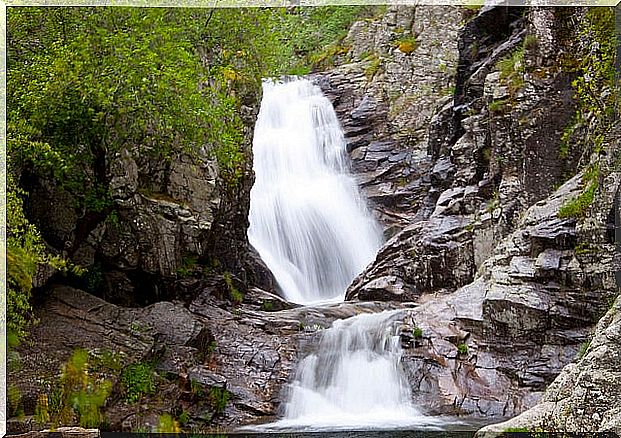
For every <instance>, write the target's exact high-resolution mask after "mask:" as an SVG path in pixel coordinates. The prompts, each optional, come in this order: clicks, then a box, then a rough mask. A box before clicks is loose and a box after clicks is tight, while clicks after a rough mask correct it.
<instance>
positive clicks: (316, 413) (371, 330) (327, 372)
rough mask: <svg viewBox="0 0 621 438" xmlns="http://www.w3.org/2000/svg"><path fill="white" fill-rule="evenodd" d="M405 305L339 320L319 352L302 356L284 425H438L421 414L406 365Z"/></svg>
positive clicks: (281, 423)
mask: <svg viewBox="0 0 621 438" xmlns="http://www.w3.org/2000/svg"><path fill="white" fill-rule="evenodd" d="M401 312H402V311H400V310H396V311H384V312H381V313H371V314H361V315H358V316H354V317H351V318H348V319H344V320H337V321H335V322H334V324H333V325H332V327H331V328H329V329H327V330H325V331H324V332H323V333H322V337H321V340H320V342H319V345H318V347H317V349H316V351H315V352H313V353H311V354H308V355H307V356H306V357H304V359H303V360H302V361H301V362H300V364H299V366H298V368H297V373H296V377H295V380H294V382H293V384H292V385H291V388H290V393H289V401H288V402H287V404H286V406H285V416H284V419H282V420H280V421H278V422H277V423H274V424H271V425H269V426H268V428H269V429H275V430H279V429H280V430H282V429H294V430H305V429H306V430H337V429H341V430H343V429H346V430H365V429H399V428H411V427H416V428H417V429H425V428H427V429H429V428H431V429H433V428H436V427H437V426H438V425H440V424H443V423H442V421H441V420H440V419H438V418H436V419H434V418H430V417H426V416H423V415H421V414H420V413H419V412H418V411H417V410H416V409H415V408H414V407H413V406H412V403H411V393H410V388H409V387H408V384H407V381H406V379H405V376H404V373H403V370H402V369H401V355H402V349H401V344H400V339H399V333H398V331H399V320H400V318H398V316H399V315H400V314H401Z"/></svg>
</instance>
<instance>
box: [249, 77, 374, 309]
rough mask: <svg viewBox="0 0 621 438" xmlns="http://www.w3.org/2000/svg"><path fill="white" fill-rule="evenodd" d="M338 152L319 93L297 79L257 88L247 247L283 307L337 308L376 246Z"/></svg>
mask: <svg viewBox="0 0 621 438" xmlns="http://www.w3.org/2000/svg"><path fill="white" fill-rule="evenodd" d="M345 145H346V143H345V139H344V137H343V132H342V130H341V126H340V124H339V122H338V119H337V117H336V114H335V112H334V109H333V107H332V104H331V103H330V101H329V100H328V99H327V98H326V97H325V96H324V95H323V94H322V92H321V89H320V88H319V87H318V86H316V85H313V84H312V83H311V82H310V81H308V80H302V79H300V80H291V81H287V82H271V81H266V82H264V84H263V100H262V102H261V109H260V111H259V115H258V118H257V123H256V127H255V133H254V141H253V153H254V172H255V176H256V179H255V183H254V186H253V187H252V190H251V192H250V215H249V221H250V227H249V228H248V239H249V241H250V243H251V244H252V246H254V247H255V248H256V250H257V251H258V253H259V255H260V256H261V258H262V259H263V261H264V262H265V264H266V265H267V267H268V268H269V269H270V270H271V271H272V273H273V274H274V277H275V278H276V281H277V282H278V285H279V287H280V288H281V290H282V293H283V295H284V297H285V298H286V299H287V300H288V301H291V302H295V303H299V304H313V303H318V302H330V301H334V302H335V301H342V300H343V299H344V296H345V290H346V289H347V286H349V284H350V283H351V281H352V280H353V279H354V278H355V277H356V275H358V274H359V273H360V272H361V271H362V270H363V269H364V268H365V267H366V266H367V265H368V264H369V263H370V262H371V261H373V259H374V258H375V254H376V252H377V250H378V249H379V247H380V246H381V244H382V235H381V229H380V227H379V226H378V224H377V223H376V222H375V220H374V219H373V217H372V216H371V214H370V212H369V211H368V210H367V208H366V206H365V204H364V201H363V200H362V198H361V196H360V194H359V191H358V187H357V185H356V183H355V181H354V179H353V177H352V176H351V175H349V173H348V171H347V156H346V150H345Z"/></svg>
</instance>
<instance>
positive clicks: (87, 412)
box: [37, 349, 112, 427]
mask: <svg viewBox="0 0 621 438" xmlns="http://www.w3.org/2000/svg"><path fill="white" fill-rule="evenodd" d="M88 361H89V354H88V352H87V351H86V350H83V349H77V350H75V351H74V352H73V355H72V356H71V358H70V359H69V361H68V362H67V363H66V364H65V366H64V367H63V373H62V376H61V378H60V382H59V384H58V385H57V386H56V387H55V388H54V390H53V392H52V394H51V396H50V398H49V403H48V398H47V396H46V397H40V398H39V403H38V408H37V410H38V412H39V415H40V418H39V419H40V420H43V419H45V417H46V416H48V417H49V418H51V421H52V423H53V424H55V425H71V424H73V423H74V421H75V420H77V421H78V423H79V424H80V426H82V427H99V426H100V425H101V424H102V423H103V422H104V420H105V419H104V416H103V414H102V412H101V409H102V408H103V406H104V405H105V403H106V400H107V398H108V396H109V395H110V392H111V390H112V384H111V383H110V382H109V381H107V380H104V381H101V382H99V381H95V380H94V379H93V378H91V377H90V376H89V373H88Z"/></svg>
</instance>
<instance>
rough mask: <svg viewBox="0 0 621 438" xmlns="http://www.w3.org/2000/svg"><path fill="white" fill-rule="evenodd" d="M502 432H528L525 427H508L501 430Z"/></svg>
mask: <svg viewBox="0 0 621 438" xmlns="http://www.w3.org/2000/svg"><path fill="white" fill-rule="evenodd" d="M503 432H504V433H515V432H528V429H527V428H526V427H509V428H507V429H505V430H503Z"/></svg>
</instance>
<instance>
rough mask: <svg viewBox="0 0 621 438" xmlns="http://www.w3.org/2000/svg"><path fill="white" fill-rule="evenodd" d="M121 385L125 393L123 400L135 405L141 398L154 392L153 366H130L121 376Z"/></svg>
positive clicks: (144, 364)
mask: <svg viewBox="0 0 621 438" xmlns="http://www.w3.org/2000/svg"><path fill="white" fill-rule="evenodd" d="M121 384H122V386H123V391H124V393H125V400H126V401H127V402H129V403H135V402H137V401H138V400H140V399H141V398H142V397H143V396H145V395H148V394H153V393H154V392H155V378H154V372H153V366H152V365H150V364H147V363H141V362H140V363H135V364H132V365H130V366H129V367H127V368H126V369H125V371H123V374H121Z"/></svg>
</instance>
